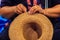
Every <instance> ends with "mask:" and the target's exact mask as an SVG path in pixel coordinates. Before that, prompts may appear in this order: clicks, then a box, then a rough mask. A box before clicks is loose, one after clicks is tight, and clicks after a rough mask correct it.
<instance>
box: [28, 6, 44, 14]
mask: <svg viewBox="0 0 60 40" xmlns="http://www.w3.org/2000/svg"><path fill="white" fill-rule="evenodd" d="M42 10H43V9H42V8H41V5H35V6H33V7H32V8H31V9H30V10H29V12H28V13H29V14H35V13H41V11H42Z"/></svg>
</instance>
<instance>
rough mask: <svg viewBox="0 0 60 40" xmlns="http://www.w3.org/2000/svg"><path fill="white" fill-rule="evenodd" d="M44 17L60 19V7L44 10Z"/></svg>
mask: <svg viewBox="0 0 60 40" xmlns="http://www.w3.org/2000/svg"><path fill="white" fill-rule="evenodd" d="M43 12H44V15H47V16H49V17H60V6H58V5H56V6H54V7H52V8H47V9H44V10H43Z"/></svg>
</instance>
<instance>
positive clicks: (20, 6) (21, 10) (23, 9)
mask: <svg viewBox="0 0 60 40" xmlns="http://www.w3.org/2000/svg"><path fill="white" fill-rule="evenodd" d="M15 12H16V13H17V14H21V13H25V12H27V9H26V7H25V6H24V5H23V4H18V5H17V6H16V10H15Z"/></svg>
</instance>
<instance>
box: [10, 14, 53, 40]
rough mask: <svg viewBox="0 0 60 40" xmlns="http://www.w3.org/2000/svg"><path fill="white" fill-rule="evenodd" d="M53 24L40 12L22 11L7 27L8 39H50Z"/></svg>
mask: <svg viewBox="0 0 60 40" xmlns="http://www.w3.org/2000/svg"><path fill="white" fill-rule="evenodd" d="M52 36H53V26H52V24H51V22H50V21H49V19H48V18H47V17H46V16H44V15H42V14H37V13H36V14H34V15H29V14H28V13H24V14H21V15H19V16H18V17H16V18H15V19H14V21H13V22H12V23H11V25H10V28H9V37H10V40H52Z"/></svg>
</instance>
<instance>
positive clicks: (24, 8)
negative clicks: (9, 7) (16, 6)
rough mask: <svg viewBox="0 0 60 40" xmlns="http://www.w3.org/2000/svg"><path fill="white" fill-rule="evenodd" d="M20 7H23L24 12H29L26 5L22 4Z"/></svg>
mask: <svg viewBox="0 0 60 40" xmlns="http://www.w3.org/2000/svg"><path fill="white" fill-rule="evenodd" d="M20 7H21V9H22V11H23V12H27V9H26V7H25V6H24V5H22V4H21V6H20Z"/></svg>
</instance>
